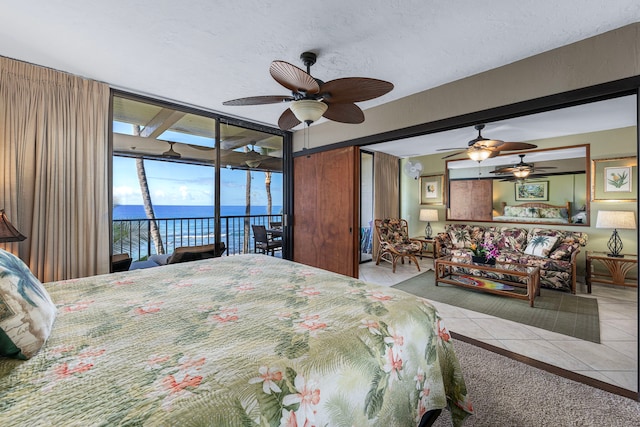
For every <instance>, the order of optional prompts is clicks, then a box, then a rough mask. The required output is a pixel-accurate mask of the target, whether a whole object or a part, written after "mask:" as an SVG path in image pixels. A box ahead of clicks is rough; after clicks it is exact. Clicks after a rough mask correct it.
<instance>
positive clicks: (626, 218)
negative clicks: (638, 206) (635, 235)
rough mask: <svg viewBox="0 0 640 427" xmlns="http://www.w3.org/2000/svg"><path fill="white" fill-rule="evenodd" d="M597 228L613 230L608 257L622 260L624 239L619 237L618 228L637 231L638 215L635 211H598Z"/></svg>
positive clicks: (608, 244)
mask: <svg viewBox="0 0 640 427" xmlns="http://www.w3.org/2000/svg"><path fill="white" fill-rule="evenodd" d="M596 228H613V233H612V234H611V238H610V239H609V242H608V243H607V247H608V248H609V251H611V252H610V253H608V254H607V256H610V257H618V258H622V257H624V255H622V254H621V252H622V239H620V236H619V235H618V230H617V229H618V228H621V229H628V230H635V229H636V215H635V212H633V211H598V218H597V219H596Z"/></svg>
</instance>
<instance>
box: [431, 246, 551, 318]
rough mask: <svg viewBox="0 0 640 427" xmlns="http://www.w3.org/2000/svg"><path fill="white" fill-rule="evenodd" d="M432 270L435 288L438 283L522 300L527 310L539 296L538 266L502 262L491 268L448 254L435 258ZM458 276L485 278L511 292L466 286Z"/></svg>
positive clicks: (490, 266)
mask: <svg viewBox="0 0 640 427" xmlns="http://www.w3.org/2000/svg"><path fill="white" fill-rule="evenodd" d="M461 269H462V271H461ZM435 270H436V286H438V283H448V284H450V285H456V286H462V287H464V288H470V289H476V290H479V291H483V292H489V293H492V294H498V295H504V296H508V297H511V298H518V299H526V300H529V306H531V307H533V300H534V299H535V297H536V295H537V296H539V295H540V268H539V267H531V266H527V265H523V264H511V263H506V262H496V264H495V265H489V264H478V263H474V262H471V259H470V258H466V257H458V256H452V255H449V256H445V257H442V258H436V260H435ZM462 276H470V277H476V278H481V279H487V280H491V281H494V282H498V283H502V284H506V285H510V286H512V287H514V288H515V289H514V290H503V289H492V288H484V287H479V286H475V285H471V284H468V283H466V282H467V281H466V280H464V281H463V280H462ZM504 276H506V277H504ZM523 291H524V292H523Z"/></svg>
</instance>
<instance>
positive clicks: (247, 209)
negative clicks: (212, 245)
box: [244, 147, 251, 254]
mask: <svg viewBox="0 0 640 427" xmlns="http://www.w3.org/2000/svg"><path fill="white" fill-rule="evenodd" d="M245 151H247V150H246V147H245ZM244 215H245V217H244V253H245V254H248V253H249V237H250V234H249V229H250V228H251V227H250V225H251V218H249V215H251V170H249V169H247V184H246V185H245V207H244Z"/></svg>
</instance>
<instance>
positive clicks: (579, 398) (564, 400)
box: [433, 340, 640, 427]
mask: <svg viewBox="0 0 640 427" xmlns="http://www.w3.org/2000/svg"><path fill="white" fill-rule="evenodd" d="M453 343H454V347H455V352H456V355H457V356H458V360H459V361H460V366H462V374H463V376H464V380H465V382H466V384H467V391H468V393H469V398H470V399H471V403H472V404H473V409H474V411H475V415H472V416H471V417H469V418H468V419H467V420H466V421H465V423H464V427H480V426H483V427H496V426H500V427H502V426H518V427H539V426H616V427H618V426H619V427H622V426H634V425H635V426H637V425H638V420H639V419H640V403H638V402H636V401H634V399H633V398H630V397H631V396H630V395H632V394H633V392H631V391H629V392H628V393H625V395H627V396H629V397H622V396H621V395H618V394H613V393H610V392H607V391H604V390H601V389H599V388H594V387H592V386H589V385H586V384H582V383H580V382H576V381H573V380H569V379H566V378H563V377H561V376H558V375H554V374H552V373H549V372H546V371H543V370H540V369H537V368H535V367H532V366H529V365H526V364H524V363H521V362H519V361H517V360H513V359H510V358H507V357H505V356H502V355H500V354H496V353H493V352H491V351H488V350H485V349H482V348H479V347H476V346H475V345H472V344H468V343H466V342H463V341H459V340H454V341H453ZM433 427H451V413H450V412H449V411H447V410H444V411H442V414H441V415H440V417H438V419H437V420H436V422H435V423H434V425H433Z"/></svg>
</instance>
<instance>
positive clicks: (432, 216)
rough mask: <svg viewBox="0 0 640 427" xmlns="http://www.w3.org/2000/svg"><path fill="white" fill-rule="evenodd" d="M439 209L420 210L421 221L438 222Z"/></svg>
mask: <svg viewBox="0 0 640 427" xmlns="http://www.w3.org/2000/svg"><path fill="white" fill-rule="evenodd" d="M437 220H438V210H437V209H420V221H437Z"/></svg>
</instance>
